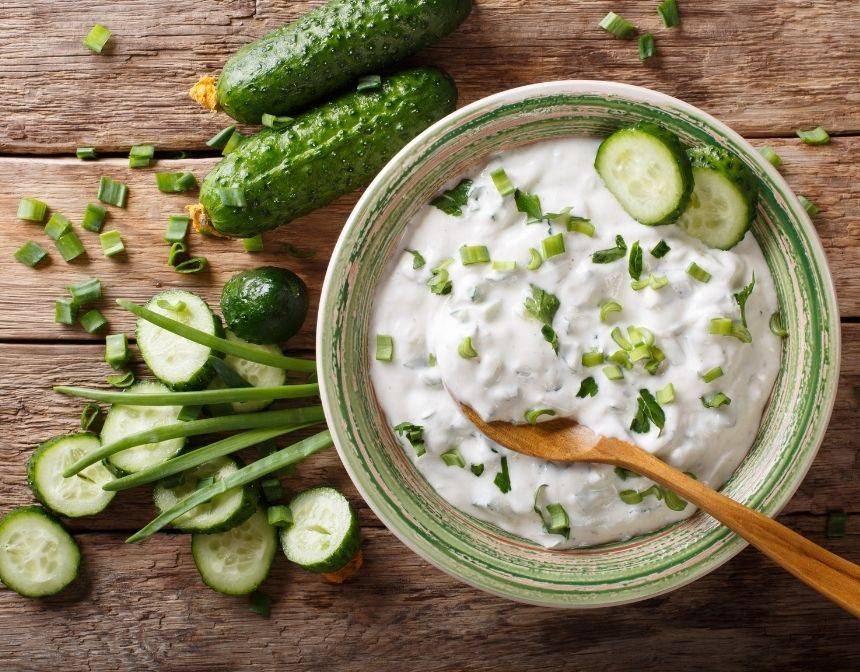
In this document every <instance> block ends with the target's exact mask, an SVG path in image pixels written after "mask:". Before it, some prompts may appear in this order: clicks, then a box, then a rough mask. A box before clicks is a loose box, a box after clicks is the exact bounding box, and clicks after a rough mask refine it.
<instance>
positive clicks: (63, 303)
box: [54, 299, 78, 324]
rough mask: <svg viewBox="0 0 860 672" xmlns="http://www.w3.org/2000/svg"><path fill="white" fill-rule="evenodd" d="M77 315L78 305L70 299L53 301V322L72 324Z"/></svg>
mask: <svg viewBox="0 0 860 672" xmlns="http://www.w3.org/2000/svg"><path fill="white" fill-rule="evenodd" d="M77 316H78V305H77V304H76V303H75V302H74V301H73V300H72V299H57V300H56V301H54V322H56V323H57V324H74V323H75V319H76V318H77Z"/></svg>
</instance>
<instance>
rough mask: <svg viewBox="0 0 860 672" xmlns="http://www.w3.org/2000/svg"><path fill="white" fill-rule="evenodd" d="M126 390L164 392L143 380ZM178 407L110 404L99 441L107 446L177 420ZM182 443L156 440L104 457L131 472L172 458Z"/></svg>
mask: <svg viewBox="0 0 860 672" xmlns="http://www.w3.org/2000/svg"><path fill="white" fill-rule="evenodd" d="M128 391H129V392H167V388H166V387H165V386H164V385H162V384H161V383H156V382H154V381H150V380H142V381H139V382H137V383H135V384H134V385H132V386H131V387H129V388H128ZM181 410H182V407H181V406H126V405H124V404H114V405H113V406H111V407H110V410H109V411H108V413H107V415H106V416H105V421H104V425H102V435H101V438H102V444H103V445H107V444H109V443H114V442H116V441H119V440H120V439H121V438H123V437H126V436H128V435H129V434H134V433H136V432H142V431H145V430H147V429H154V428H155V427H161V426H162V425H169V424H172V423H174V422H177V421H178V419H179V412H180V411H181ZM184 445H185V439H184V438H178V439H170V440H168V441H161V442H159V443H145V444H143V445H141V446H135V447H134V448H127V449H125V450H121V451H120V452H118V453H114V454H113V455H111V456H109V457H108V458H107V460H108V463H109V464H110V465H112V466H114V467H116V468H117V469H120V470H121V471H122V472H124V473H127V474H130V473H134V472H135V471H141V470H142V469H146V468H147V467H151V466H153V465H156V464H159V463H161V462H163V461H164V460H166V459H168V458H171V457H173V456H174V455H176V454H178V453H179V451H180V450H182V446H184Z"/></svg>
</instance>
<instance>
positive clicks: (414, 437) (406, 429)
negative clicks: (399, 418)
mask: <svg viewBox="0 0 860 672" xmlns="http://www.w3.org/2000/svg"><path fill="white" fill-rule="evenodd" d="M394 431H395V432H397V433H398V434H400V435H401V436H403V437H405V438H406V440H407V441H409V445H410V446H412V447H413V448H414V449H415V455H416V456H418V457H421V456H422V455H423V454H424V453H425V452H426V451H427V448H426V446H425V445H424V428H423V427H422V426H421V425H413V424H412V423H411V422H401V423H400V424H399V425H395V426H394Z"/></svg>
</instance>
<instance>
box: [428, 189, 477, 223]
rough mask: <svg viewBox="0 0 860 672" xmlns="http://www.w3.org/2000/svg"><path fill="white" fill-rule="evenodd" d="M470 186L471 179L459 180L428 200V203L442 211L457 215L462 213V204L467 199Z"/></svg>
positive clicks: (453, 215) (464, 203)
mask: <svg viewBox="0 0 860 672" xmlns="http://www.w3.org/2000/svg"><path fill="white" fill-rule="evenodd" d="M471 188H472V180H460V183H459V184H458V185H457V186H456V187H454V188H453V189H448V191H443V192H442V193H441V194H439V195H438V196H437V197H436V198H434V199H433V200H432V201H430V205H432V206H435V207H437V208H439V209H440V210H441V211H442V212H444V213H446V214H448V215H451V216H452V217H459V216H460V215H462V214H463V206H465V205H466V203H467V202H468V201H469V190H470V189H471Z"/></svg>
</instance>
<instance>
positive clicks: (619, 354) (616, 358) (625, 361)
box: [609, 350, 633, 369]
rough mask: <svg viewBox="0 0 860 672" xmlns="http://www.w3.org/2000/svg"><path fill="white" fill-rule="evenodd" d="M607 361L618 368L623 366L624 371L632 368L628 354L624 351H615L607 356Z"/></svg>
mask: <svg viewBox="0 0 860 672" xmlns="http://www.w3.org/2000/svg"><path fill="white" fill-rule="evenodd" d="M609 359H610V361H612V362H614V363H615V364H617V365H618V366H623V367H624V368H625V369H632V368H633V363H632V362H631V361H630V354H629V353H628V352H627V351H626V350H616V351H615V352H613V353H612V354H611V355H609Z"/></svg>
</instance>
